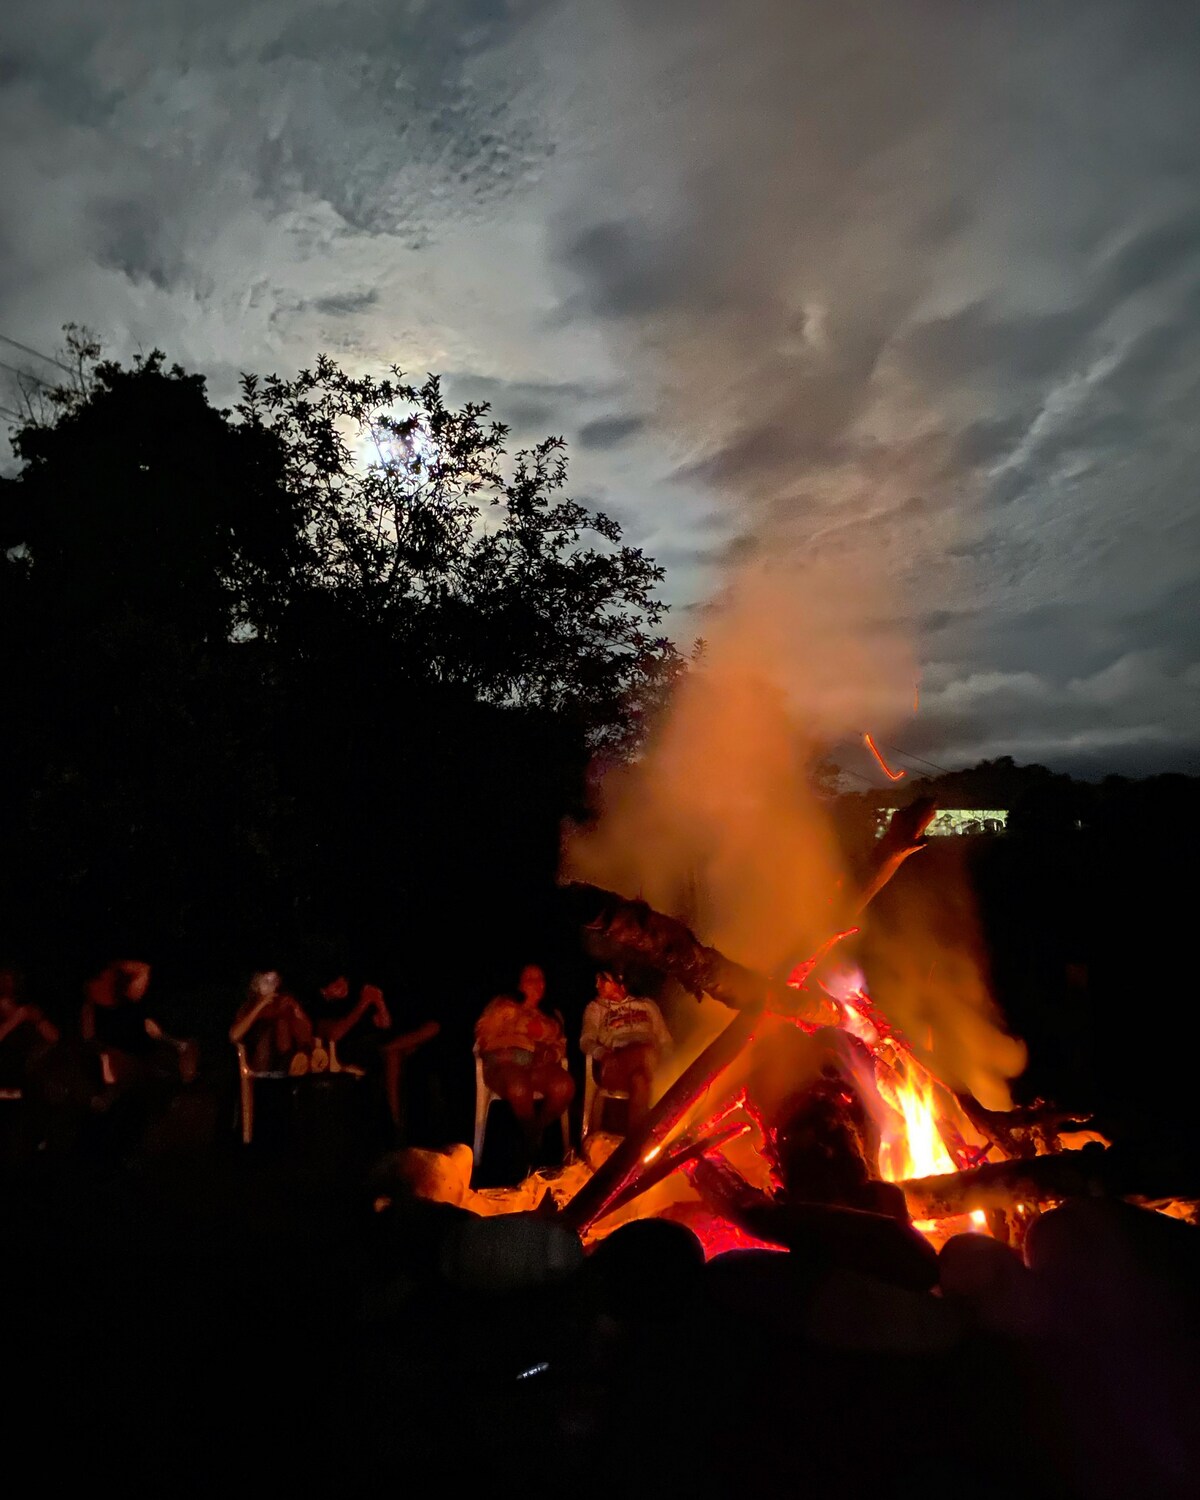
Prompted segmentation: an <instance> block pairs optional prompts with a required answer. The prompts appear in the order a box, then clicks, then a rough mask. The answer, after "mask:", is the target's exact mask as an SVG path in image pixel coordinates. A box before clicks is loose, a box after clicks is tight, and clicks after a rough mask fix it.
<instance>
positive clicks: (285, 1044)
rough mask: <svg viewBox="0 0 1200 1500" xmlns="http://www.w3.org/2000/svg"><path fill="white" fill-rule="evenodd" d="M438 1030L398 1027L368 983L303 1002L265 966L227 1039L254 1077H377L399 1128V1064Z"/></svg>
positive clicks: (341, 984) (343, 981) (330, 986)
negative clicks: (240, 1051)
mask: <svg viewBox="0 0 1200 1500" xmlns="http://www.w3.org/2000/svg"><path fill="white" fill-rule="evenodd" d="M439 1029H440V1028H439V1026H438V1023H437V1022H436V1021H426V1022H425V1023H424V1024H423V1025H421V1026H418V1027H415V1028H414V1029H412V1030H410V1031H402V1030H400V1029H399V1028H398V1027H397V1026H396V1025H395V1023H394V1022H393V1020H392V1015H391V1012H390V1011H389V1010H388V1007H387V1002H386V1001H385V999H384V998H383V991H382V990H381V989H379V987H378V986H377V985H373V984H362V985H358V986H353V985H351V983H350V981H349V980H348V979H347V978H346V976H345V975H344V974H336V975H334V976H333V977H332V978H331V979H329V980H327V981H326V983H325V984H323V985H321V986H319V988H318V989H317V991H316V993H315V994H314V995H313V996H312V997H311V998H310V999H309V1001H308V1004H307V1005H303V1004H301V1002H300V1000H299V999H298V998H297V997H296V995H295V994H294V993H293V992H292V989H291V988H290V987H289V986H288V985H286V984H285V983H284V981H283V979H282V977H281V976H280V974H279V973H278V972H277V971H276V970H274V969H269V970H264V971H262V972H261V973H258V974H255V976H254V977H253V979H252V980H251V981H250V990H249V994H248V995H247V997H246V1000H245V1003H244V1004H243V1005H242V1007H241V1009H240V1010H239V1011H238V1013H237V1015H236V1016H235V1017H234V1021H233V1025H232V1026H231V1027H230V1028H229V1039H230V1041H231V1042H233V1044H234V1045H235V1046H236V1047H241V1048H244V1050H245V1055H246V1058H247V1061H248V1063H249V1065H250V1067H251V1069H252V1070H253V1071H254V1072H255V1073H264V1074H270V1073H286V1074H288V1075H289V1076H290V1077H293V1078H295V1077H300V1076H303V1075H304V1074H305V1073H308V1072H313V1073H323V1072H326V1071H329V1070H331V1069H332V1070H338V1069H340V1070H343V1071H350V1072H353V1073H359V1074H363V1073H378V1074H379V1076H380V1077H382V1080H383V1085H384V1092H385V1097H386V1099H387V1108H388V1114H389V1116H390V1118H391V1121H392V1124H393V1126H394V1127H395V1129H396V1130H397V1131H398V1130H399V1129H400V1125H401V1119H402V1100H401V1094H400V1076H401V1070H402V1067H403V1063H404V1059H405V1058H406V1057H407V1056H409V1054H410V1053H413V1052H415V1051H416V1050H417V1048H418V1047H420V1046H422V1045H423V1044H424V1043H425V1042H427V1041H429V1040H430V1039H431V1038H432V1037H435V1036H436V1035H437V1034H438V1031H439ZM339 1047H340V1048H341V1049H342V1051H341V1055H340V1058H339V1053H338V1050H337V1049H338V1048H339Z"/></svg>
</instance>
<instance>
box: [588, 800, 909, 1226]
mask: <svg viewBox="0 0 1200 1500" xmlns="http://www.w3.org/2000/svg"><path fill="white" fill-rule="evenodd" d="M935 811H936V806H935V804H934V803H933V802H932V800H930V799H929V798H923V799H920V800H918V801H916V802H913V803H911V804H910V805H909V806H908V807H906V808H901V809H900V810H899V811H898V812H897V813H896V815H895V816H894V817H893V819H892V823H891V826H890V827H889V828H888V830H887V833H886V834H885V835H884V837H883V838H882V839H880V841H879V843H878V844H877V845H876V847H875V849H874V850H873V851H872V858H871V864H870V869H869V871H868V874H867V875H866V876H865V877H864V882H863V884H862V887H861V894H860V896H859V900H858V904H857V910H858V911H860V912H861V911H862V910H864V909H865V907H866V906H867V905H868V904H869V903H870V902H871V901H872V900H873V899H874V897H875V896H876V895H877V894H878V893H879V891H881V890H882V889H883V887H884V886H885V885H886V884H887V882H888V881H889V880H890V879H891V878H892V876H893V875H894V874H895V873H896V871H897V870H898V869H899V868H900V866H901V864H903V862H904V861H905V860H906V859H907V858H908V857H909V856H910V855H911V854H915V853H916V851H917V850H918V849H920V848H923V847H924V843H923V835H924V832H925V829H926V828H927V827H928V826H929V823H930V821H931V819H932V818H933V815H934V812H935ZM567 890H568V892H569V893H570V894H571V895H572V896H573V897H574V898H575V900H576V901H577V902H578V903H579V904H581V905H582V907H583V912H584V925H585V927H586V928H587V930H588V931H589V932H591V933H592V934H593V936H594V937H595V938H597V939H598V940H599V941H600V942H601V943H603V944H605V945H606V946H609V947H612V948H615V949H617V950H618V951H620V952H621V953H623V954H626V955H628V956H631V957H635V958H637V959H639V960H641V961H642V962H643V963H646V964H648V965H650V966H651V967H653V968H655V969H658V970H659V971H660V972H661V973H663V974H666V975H668V976H669V977H670V978H672V979H674V980H675V981H676V983H677V984H679V985H681V986H682V987H683V988H684V989H685V990H687V991H688V992H689V994H692V995H695V996H696V998H697V999H699V998H700V997H701V996H703V995H711V996H712V997H713V999H714V1000H718V1001H720V1003H721V1004H722V1005H727V1006H729V1007H730V1008H731V1009H732V1010H736V1011H738V1012H739V1014H738V1015H737V1017H736V1018H735V1019H734V1020H733V1021H732V1022H730V1024H729V1025H728V1026H727V1027H726V1028H725V1030H724V1031H723V1032H721V1034H720V1036H718V1037H717V1038H715V1040H714V1041H712V1042H711V1043H710V1044H709V1045H708V1046H707V1047H706V1048H705V1049H704V1051H703V1052H702V1053H701V1054H700V1055H699V1057H697V1058H696V1059H695V1061H694V1062H693V1063H692V1064H691V1066H690V1067H689V1068H687V1069H686V1070H685V1071H684V1072H683V1073H682V1074H681V1075H680V1077H679V1078H677V1079H676V1081H675V1082H674V1084H672V1086H671V1087H670V1089H668V1090H667V1092H666V1093H665V1094H664V1095H663V1097H662V1098H661V1099H660V1100H659V1102H658V1103H657V1104H656V1105H655V1107H654V1108H653V1109H652V1110H651V1111H650V1114H649V1116H648V1117H647V1119H646V1121H645V1123H644V1125H643V1126H642V1129H641V1130H640V1131H637V1132H635V1133H634V1134H632V1135H629V1136H626V1138H625V1140H624V1141H622V1143H621V1145H620V1146H618V1147H617V1149H616V1150H615V1151H614V1152H613V1154H612V1155H611V1156H610V1157H609V1158H608V1160H607V1161H606V1162H605V1163H604V1165H603V1166H602V1167H601V1168H600V1170H599V1171H598V1172H597V1173H596V1175H595V1176H594V1177H593V1178H592V1179H591V1181H590V1182H589V1183H588V1184H587V1186H586V1187H584V1188H583V1189H582V1191H581V1192H580V1193H579V1194H578V1195H577V1197H576V1198H574V1199H573V1200H572V1202H571V1203H570V1204H569V1205H568V1207H567V1210H566V1214H567V1219H568V1222H569V1223H571V1224H572V1225H573V1227H574V1228H575V1229H577V1230H578V1231H579V1232H580V1233H581V1234H582V1233H584V1232H585V1231H586V1230H587V1229H588V1227H589V1226H590V1225H592V1224H594V1223H595V1222H596V1220H597V1219H599V1218H601V1217H602V1216H603V1215H604V1214H605V1213H608V1212H610V1211H611V1209H612V1206H613V1204H614V1202H615V1200H616V1199H617V1198H618V1196H620V1195H622V1194H628V1190H629V1189H630V1188H631V1187H632V1186H633V1184H634V1183H635V1182H636V1181H637V1180H638V1179H639V1177H640V1176H641V1174H642V1172H643V1171H644V1170H645V1167H646V1166H647V1165H648V1163H649V1162H650V1161H653V1159H654V1157H655V1155H656V1154H657V1152H658V1151H660V1150H661V1149H662V1146H663V1144H664V1142H665V1141H666V1139H667V1137H668V1136H669V1135H670V1133H671V1131H672V1130H673V1129H674V1128H675V1126H676V1125H677V1124H678V1123H679V1121H680V1120H682V1119H683V1118H684V1117H685V1116H686V1115H687V1114H688V1112H689V1111H690V1110H691V1109H692V1107H693V1105H694V1104H695V1103H696V1101H697V1100H698V1099H699V1098H700V1096H701V1095H702V1094H703V1093H704V1092H705V1090H706V1089H709V1088H711V1087H712V1085H713V1083H714V1082H715V1081H716V1079H717V1078H718V1077H719V1076H720V1075H721V1073H723V1072H724V1071H725V1069H726V1068H727V1067H728V1066H729V1065H730V1063H731V1062H733V1060H734V1058H736V1057H737V1056H738V1055H739V1053H741V1051H742V1050H743V1048H744V1047H746V1046H747V1044H748V1043H749V1042H750V1041H751V1040H752V1038H753V1037H754V1034H755V1024H756V1022H758V1021H759V1020H760V1019H762V1018H764V1013H765V1012H770V1013H771V1014H774V1015H781V1016H787V1017H789V1018H791V1019H792V1020H794V1021H795V1022H796V1024H798V1025H799V1026H801V1027H802V1028H803V1029H804V1030H806V1031H815V1030H817V1029H819V1028H820V1027H823V1026H835V1027H836V1026H838V1025H839V1024H840V1021H841V1013H840V1011H839V1010H838V1008H837V1006H836V1005H835V1004H834V1002H833V1001H831V1000H829V999H827V998H825V997H824V996H822V995H818V994H815V993H813V992H811V991H809V990H807V989H805V988H803V987H796V988H793V987H791V986H789V985H786V984H781V983H779V982H778V981H776V980H773V979H770V978H768V977H767V976H766V975H764V974H759V973H757V972H756V971H755V970H753V969H748V968H746V966H745V965H744V964H739V963H737V962H735V961H734V960H733V959H729V958H726V957H725V955H724V954H723V953H721V952H720V951H719V949H716V948H711V947H707V946H706V945H705V944H703V943H701V942H700V940H699V938H697V937H696V935H695V933H693V932H692V931H691V929H690V928H689V927H687V926H686V925H685V924H684V923H683V922H680V921H678V920H677V919H676V918H674V917H667V916H664V915H663V914H662V913H661V912H656V911H654V910H653V908H652V907H650V906H649V905H647V903H646V902H644V901H629V900H626V899H625V898H624V897H623V896H618V895H616V894H615V893H614V892H613V891H605V890H602V889H600V888H599V887H598V886H592V885H584V884H581V883H578V882H575V883H573V884H571V885H569V886H568V887H567ZM824 951H826V950H822V954H823V953H824ZM801 967H802V968H804V967H805V966H801ZM808 967H811V965H810V966H808ZM807 972H808V970H807V969H805V973H806V974H807ZM626 1201H627V1200H626Z"/></svg>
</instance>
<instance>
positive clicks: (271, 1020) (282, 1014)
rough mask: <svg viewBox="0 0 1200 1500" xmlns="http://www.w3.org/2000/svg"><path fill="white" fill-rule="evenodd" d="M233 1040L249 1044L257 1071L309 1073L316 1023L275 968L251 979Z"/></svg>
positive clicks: (248, 1054)
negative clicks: (313, 1022) (314, 1024)
mask: <svg viewBox="0 0 1200 1500" xmlns="http://www.w3.org/2000/svg"><path fill="white" fill-rule="evenodd" d="M229 1040H230V1041H231V1042H233V1043H234V1044H235V1045H237V1044H238V1043H239V1042H240V1043H241V1044H242V1045H243V1046H244V1047H245V1049H246V1057H247V1060H248V1061H249V1063H250V1066H251V1068H253V1069H254V1071H255V1072H256V1073H289V1072H307V1071H308V1058H309V1055H310V1053H312V1051H313V1040H314V1033H313V1025H312V1022H311V1021H310V1020H309V1018H308V1016H307V1014H306V1013H305V1011H304V1008H303V1007H302V1006H301V1004H300V1002H299V1001H298V1000H297V999H296V997H295V996H294V995H293V994H291V993H290V992H289V990H288V989H287V987H286V986H285V985H284V983H283V981H282V979H281V978H280V977H279V975H278V974H277V973H276V972H275V970H274V969H268V970H265V971H263V972H261V973H258V974H255V975H254V977H253V978H252V979H251V981H250V992H249V994H248V995H247V996H246V1000H245V1002H244V1004H243V1005H242V1007H241V1009H240V1010H239V1011H238V1013H237V1015H236V1016H235V1017H234V1019H233V1025H232V1026H231V1027H230V1028H229ZM301 1059H303V1066H300V1060H301Z"/></svg>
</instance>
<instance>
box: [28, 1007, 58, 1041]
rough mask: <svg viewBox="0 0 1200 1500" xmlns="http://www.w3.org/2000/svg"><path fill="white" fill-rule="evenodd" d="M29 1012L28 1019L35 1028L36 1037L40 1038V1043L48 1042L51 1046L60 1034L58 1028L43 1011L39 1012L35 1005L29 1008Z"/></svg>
mask: <svg viewBox="0 0 1200 1500" xmlns="http://www.w3.org/2000/svg"><path fill="white" fill-rule="evenodd" d="M29 1010H30V1017H29V1019H30V1021H31V1022H32V1024H33V1025H34V1026H36V1027H37V1033H38V1036H40V1037H41V1039H42V1041H44V1042H49V1043H50V1045H51V1046H53V1045H54V1043H55V1042H57V1041H58V1039H59V1036H60V1034H61V1033H60V1032H59V1029H58V1027H57V1026H56V1025H55V1024H54V1022H53V1021H52V1020H51V1019H50V1017H49V1016H48V1015H46V1014H45V1012H44V1011H40V1010H39V1009H38V1008H37V1006H36V1005H31V1006H30V1007H29Z"/></svg>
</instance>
